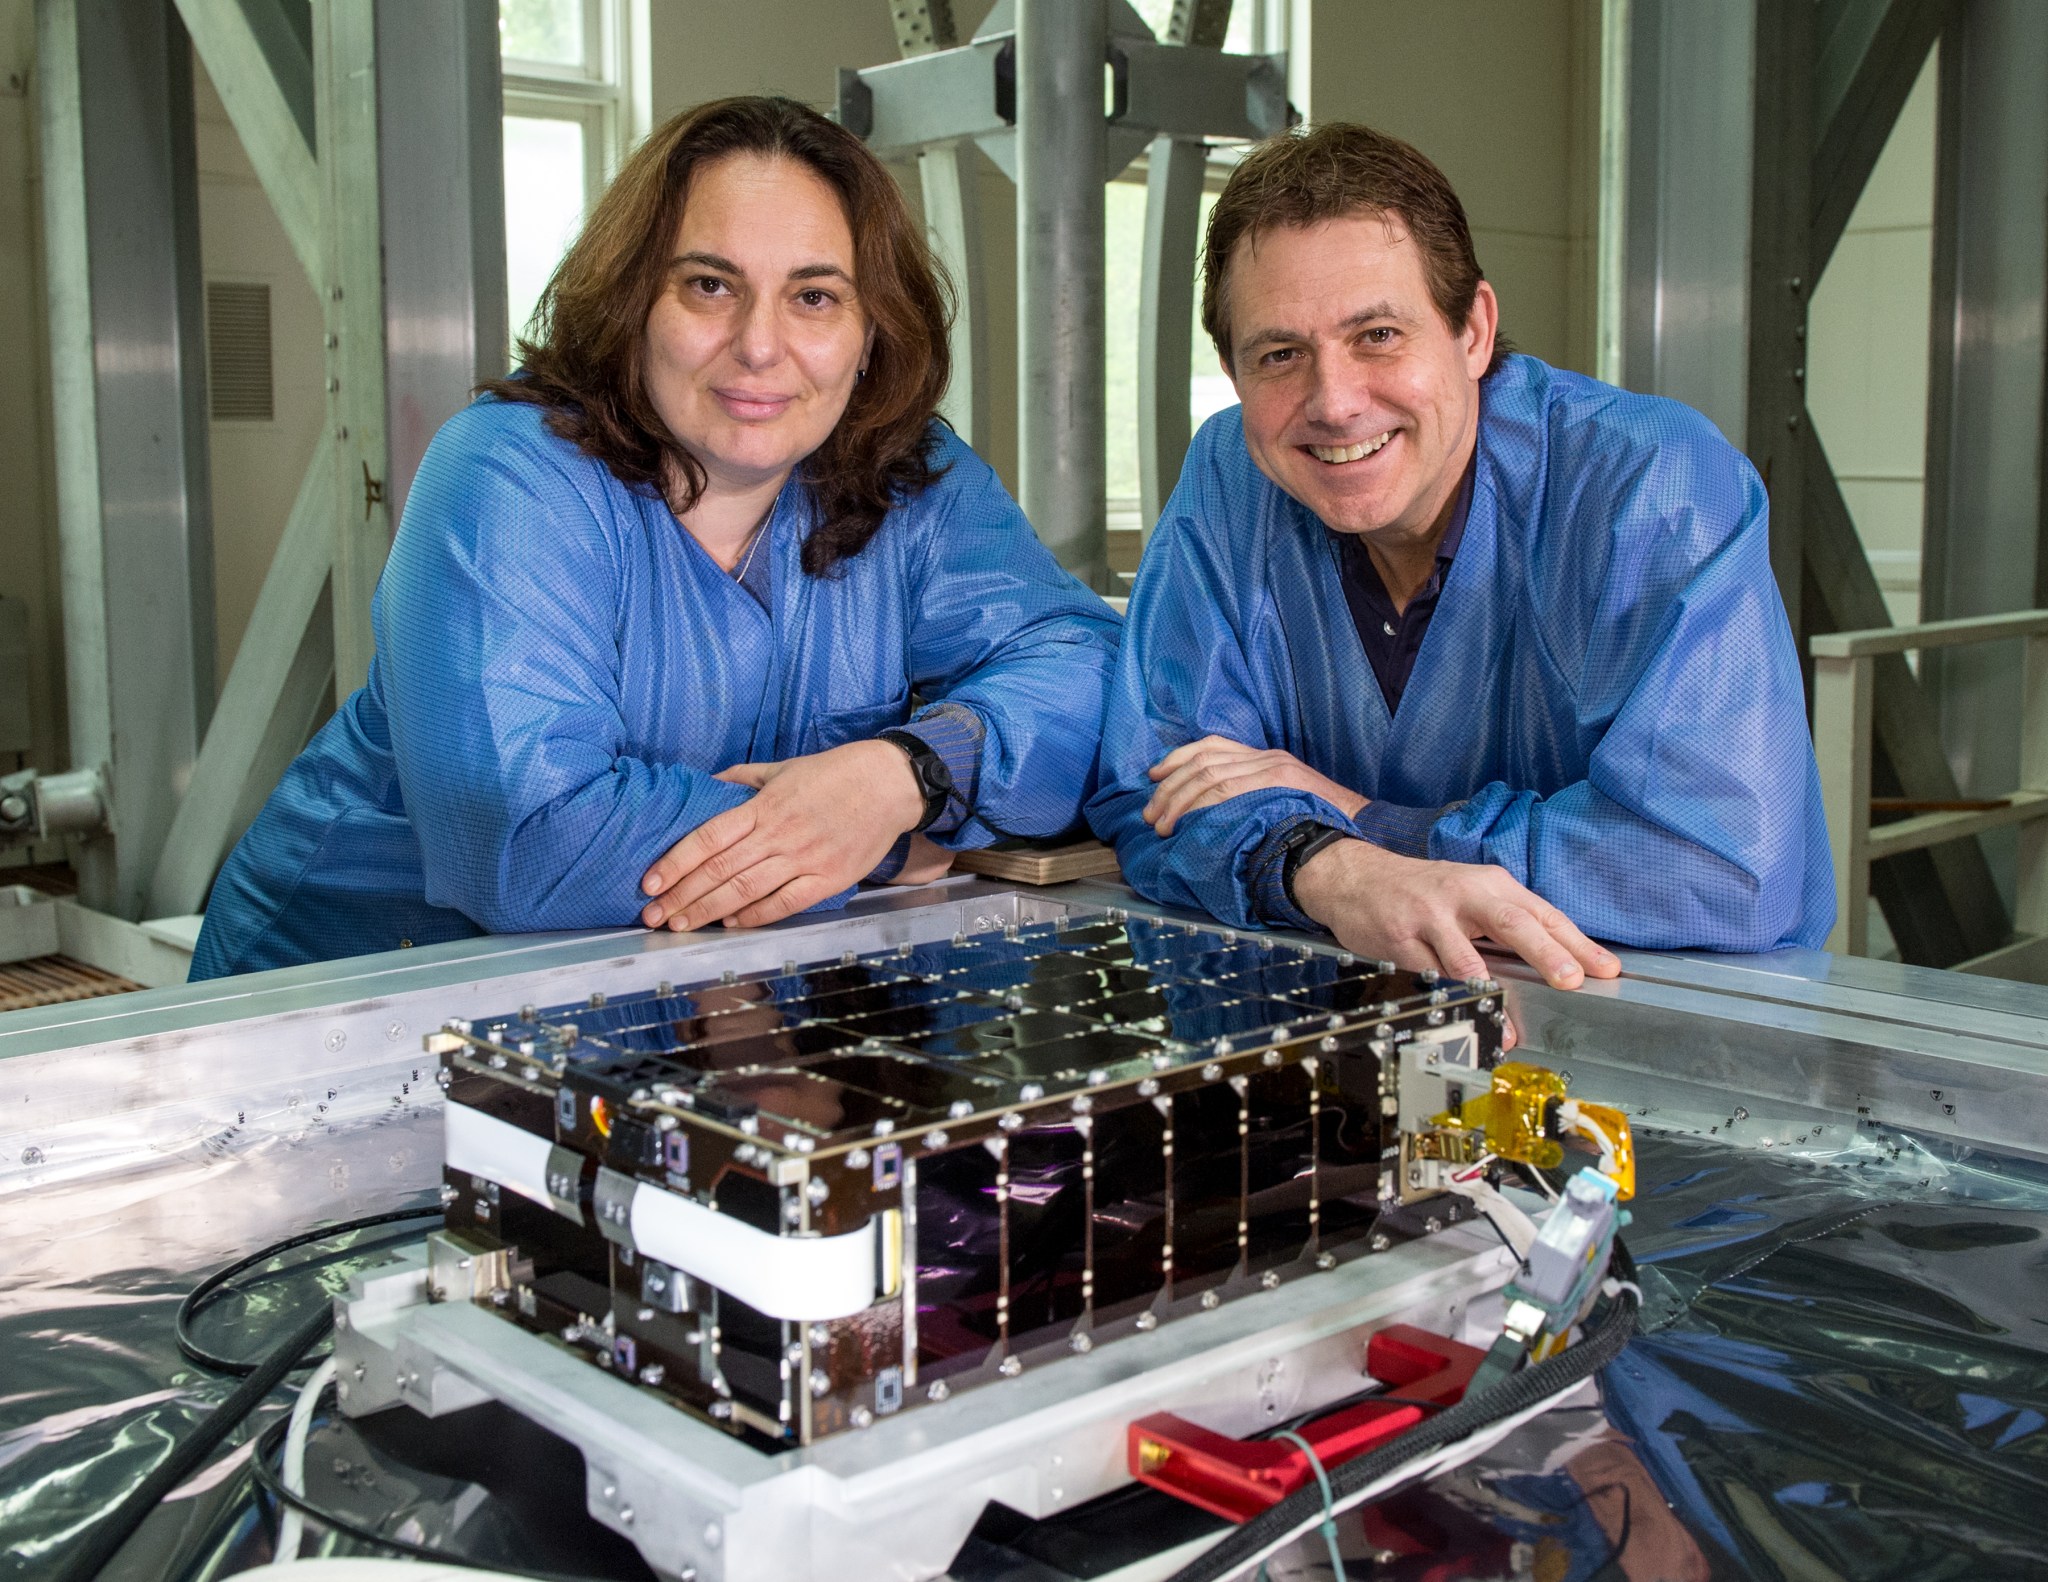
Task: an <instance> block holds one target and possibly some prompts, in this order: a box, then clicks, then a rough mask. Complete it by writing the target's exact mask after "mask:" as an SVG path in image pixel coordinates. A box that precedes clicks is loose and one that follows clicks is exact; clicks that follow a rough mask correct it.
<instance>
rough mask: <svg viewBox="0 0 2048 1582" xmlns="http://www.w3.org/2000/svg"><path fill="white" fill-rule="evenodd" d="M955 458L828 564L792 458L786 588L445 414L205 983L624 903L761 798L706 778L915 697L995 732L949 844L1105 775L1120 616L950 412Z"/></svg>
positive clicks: (633, 903)
mask: <svg viewBox="0 0 2048 1582" xmlns="http://www.w3.org/2000/svg"><path fill="white" fill-rule="evenodd" d="M937 461H938V463H939V465H941V466H943V467H944V468H945V469H946V471H945V475H944V476H943V477H942V478H941V479H940V480H939V481H938V482H937V483H935V484H934V485H932V486H931V487H930V488H929V489H927V490H925V491H924V492H923V493H922V494H920V495H918V496H917V497H915V498H914V499H910V500H908V501H906V502H905V503H903V504H902V505H900V506H898V508H897V509H896V510H894V511H893V512H891V513H890V515H889V516H888V517H887V518H886V519H885V520H884V522H883V524H882V526H881V528H880V530H879V531H878V532H877V533H876V534H875V537H874V539H873V540H872V541H871V542H870V543H869V545H868V547H867V548H866V549H865V550H864V551H863V552H862V553H861V554H860V555H858V556H856V557H855V558H854V559H852V560H851V561H847V562H843V563H842V564H841V566H840V568H839V569H838V570H837V571H835V572H834V573H832V574H829V575H827V576H824V577H813V576H809V575H806V574H805V573H804V572H803V570H802V569H801V567H800V565H799V563H798V552H799V549H800V547H801V544H802V540H803V537H804V535H805V534H806V533H807V532H808V530H809V528H810V526H811V525H812V522H813V515H812V504H811V500H810V496H809V493H808V491H807V490H806V489H805V488H804V486H803V485H802V483H801V482H800V481H798V480H797V479H796V478H794V477H793V478H792V480H791V482H790V483H789V484H788V485H787V486H786V487H785V488H784V489H783V491H782V494H781V496H780V498H779V499H778V500H777V501H776V503H775V507H774V510H773V512H772V514H771V515H770V517H769V521H768V525H767V528H766V537H765V540H764V542H763V543H762V545H761V550H760V552H761V553H762V554H764V555H769V556H772V557H773V561H772V568H771V572H772V575H771V583H772V594H771V598H770V601H769V602H770V604H771V605H772V613H771V611H770V610H768V609H764V608H763V607H762V605H761V603H760V602H759V601H758V600H757V599H756V598H755V597H754V596H753V595H751V594H750V593H749V592H747V591H746V590H745V589H743V588H742V587H741V586H740V585H739V584H738V583H736V582H735V581H734V580H733V579H732V577H730V576H728V575H727V574H726V573H725V572H724V571H722V570H721V569H720V568H719V567H718V565H717V564H716V563H715V562H714V561H713V560H712V559H711V557H710V556H709V555H708V554H706V553H705V551H704V550H703V548H702V547H701V546H700V545H698V544H697V542H696V541H695V540H694V539H692V538H691V537H690V536H689V534H688V533H686V532H684V531H683V529H682V528H681V527H680V526H679V525H678V524H677V523H676V521H675V519H674V517H673V516H671V515H670V514H669V511H668V509H667V507H666V506H665V505H664V504H663V503H662V502H661V501H660V500H658V499H655V498H652V497H650V496H648V495H645V494H641V493H638V492H635V491H633V490H630V489H628V488H626V487H625V486H624V485H622V484H621V483H620V482H619V481H618V480H617V479H616V478H614V477H613V476H612V475H611V473H610V472H609V471H607V470H606V469H605V467H604V466H603V465H601V464H600V463H598V462H596V461H593V460H591V459H590V458H589V457H587V456H584V455H582V454H581V453H580V452H578V451H577V450H576V448H575V447H574V446H572V445H570V444H569V443H567V442H566V441H564V440H562V439H559V438H557V437H556V436H555V435H553V434H552V433H550V432H549V431H548V430H547V429H546V427H545V426H544V423H543V414H542V411H541V409H539V408H537V407H534V406H531V405H526V404H522V403H516V402H504V401H497V400H491V399H486V400H482V401H478V402H476V403H475V404H474V405H472V406H470V407H469V408H467V409H466V410H465V411H463V412H461V413H459V414H457V415H456V416H455V417H454V418H453V419H451V420H450V421H449V423H448V424H447V425H446V426H445V427H444V428H443V429H442V430H441V432H440V434H439V435H438V436H436V438H435V440H434V443H433V445H432V446H431V447H430V448H429V450H428V452H427V455H426V458H425V460H424V461H423V462H422V463H421V466H420V470H419V473H418V475H417V477H416V478H415V479H414V481H413V485H412V490H411V494H410V496H409V498H408V500H407V502H406V509H405V520H404V523H403V525H402V526H401V527H400V529H399V532H398V534H397V538H396V541H395V542H394V543H393V545H392V549H391V556H390V559H389V561H388V562H387V564H386V566H385V569H384V574H383V578H382V580H381V581H380V582H379V583H378V587H377V595H376V600H375V603H374V605H373V607H372V612H371V614H372V621H373V623H374V625H375V629H376V639H377V652H376V658H375V660H374V661H373V663H372V665H371V668H370V679H369V683H368V685H366V686H365V687H363V688H362V690H360V691H359V692H357V693H356V694H355V695H354V696H352V697H351V698H349V700H348V701H347V702H346V703H345V704H343V705H342V707H341V708H340V710H339V711H338V712H337V713H336V714H335V716H334V718H333V719H332V720H330V721H329V722H328V724H327V725H326V727H325V728H324V729H322V730H321V731H320V733H319V734H318V735H317V736H316V737H315V738H314V740H313V742H312V744H311V745H310V746H309V747H307V749H306V751H305V752H304V753H303V754H301V755H300V757H299V758H298V760H297V761H296V762H295V763H294V764H293V765H292V766H291V768H290V769H289V770H288V771H287V772H286V774H285V776H284V779H283V780H282V782H280V784H279V785H278V788H277V790H276V791H275V792H274V793H273V794H272V796H271V798H270V801H269V803H268V804H267V805H266V806H265V807H264V809H263V811H262V813H261V814H260V815H259V816H258V818H257V820H256V822H255V823H254V825H252V826H251V828H250V830H249V832H248V834H247V835H245V836H244V837H243V839H242V841H241V843H240V844H239V845H238V846H237V847H236V848H235V851H234V852H233V854H232V855H231V856H230V857H229V859H228V862H227V864H226V866H225V867H224V868H223V869H222V870H221V874H220V877H219V879H218V880H217V881H216V883H215V885H214V890H213V895H212V898H211V901H210V903H209V906H208V908H207V917H206V925H205V929H204V932H203V933H202V935H201V937H200V941H199V947H198V951H197V954H196V955H195V956H194V958H193V964H192V976H193V977H194V978H195V979H198V978H206V977H214V976H218V975H220V974H223V973H229V972H247V971H253V970H256V969H259V968H264V967H276V966H283V965H288V964H290V963H294V962H301V961H309V960H322V959H327V958H331V957H336V956H346V955H354V954H360V953H363V952H367V951H374V950H389V949H394V948H396V947H398V946H400V945H402V944H425V943H427V942H429V941H436V940H446V939H456V938H463V937H467V936H470V935H474V934H477V933H482V932H489V933H515V932H521V931H527V930H535V929H569V928H596V927H627V926H631V925H632V924H634V923H635V922H636V921H637V920H638V914H639V911H640V908H641V906H642V905H643V904H645V901H646V897H645V896H643V895H642V894H641V892H640V878H641V875H642V874H643V873H644V872H645V871H646V869H647V867H648V866H649V865H650V864H651V863H652V862H653V861H654V860H655V859H656V858H657V857H659V856H660V855H661V854H662V853H663V852H664V851H666V850H667V849H668V848H669V847H670V846H671V845H673V844H674V843H675V842H676V841H677V840H679V839H681V838H682V837H683V836H684V835H686V834H687V833H689V831H690V830H692V829H694V828H695V827H696V826H697V825H699V824H701V823H703V822H704V821H705V820H706V819H709V818H711V817H712V816H713V815H715V814H717V813H721V812H724V811H725V810H726V809H728V808H731V807H735V806H737V805H738V804H740V803H742V802H744V801H745V800H746V799H747V798H748V797H750V796H752V795H753V794H754V793H753V792H752V791H751V790H750V789H748V788H747V787H744V786H735V785H728V784H726V783H725V782H723V781H719V780H715V779H713V778H712V776H713V774H714V773H716V772H717V771H718V770H721V769H725V768H727V767H729V766H730V765H733V764H737V763H746V762H762V761H767V760H774V759H784V758H791V757H795V756H798V755H800V754H804V753H814V752H819V751H821V750H823V749H825V748H827V747H833V746H838V745H840V744H842V743H846V742H851V741H857V740H861V739H864V738H868V737H872V736H873V735H874V734H875V733H876V732H877V731H879V730H882V729H884V728H886V727H889V726H892V725H898V724H901V723H903V722H904V721H905V719H906V718H907V717H908V716H909V715H910V713H911V710H912V706H913V700H912V693H913V692H915V693H916V694H918V696H919V697H921V698H922V699H924V700H926V701H927V702H935V701H936V700H939V699H941V698H943V699H946V700H948V701H949V702H950V703H952V704H956V705H964V706H965V707H966V708H968V709H971V710H973V711H974V713H975V715H977V716H978V717H979V720H980V723H981V724H982V725H983V726H984V727H985V735H984V736H983V738H982V742H981V749H980V754H979V762H978V770H979V773H978V776H976V778H977V779H978V785H977V787H976V790H977V792H978V808H977V812H976V816H975V817H973V818H970V819H968V820H967V821H966V822H965V823H964V824H963V825H961V826H960V827H959V828H957V829H954V830H953V831H952V832H951V833H949V834H946V835H942V836H939V837H937V838H938V839H939V840H940V843H941V844H944V845H950V846H954V847H956V848H967V847H973V846H979V845H986V844H988V843H989V842H991V841H993V840H994V839H996V838H997V834H996V832H997V831H998V830H1001V831H1005V832H1011V833H1017V834H1027V835H1052V834H1057V833H1059V832H1060V831H1062V830H1065V829H1067V828H1068V827H1069V826H1071V825H1073V824H1074V823H1075V822H1076V821H1077V819H1078V817H1079V810H1080V806H1081V802H1082V799H1083V798H1084V797H1085V796H1086V795H1087V792H1088V789H1089V786H1090V779H1091V774H1092V770H1093V767H1094V761H1095V749H1096V739H1097V729H1098V725H1099V723H1100V720H1101V716H1102V700H1103V693H1104V689H1105V686H1106V684H1107V679H1108V673H1109V670H1110V667H1111V664H1112V663H1113V661H1114V659H1115V654H1116V644H1117V633H1118V627H1117V621H1116V617H1115V616H1114V615H1113V614H1112V613H1111V611H1110V610H1109V608H1108V607H1107V606H1106V605H1104V604H1103V602H1102V601H1101V600H1100V599H1099V598H1097V597H1096V596H1095V595H1094V594H1093V593H1091V592H1089V591H1088V590H1087V589H1085V588H1083V587H1082V586H1081V585H1080V584H1079V583H1078V582H1076V581H1075V580H1074V579H1073V578H1072V577H1071V576H1069V575H1068V574H1067V573H1066V572H1065V571H1063V570H1061V569H1060V567H1059V565H1058V564H1057V563H1056V562H1055V561H1054V560H1053V558H1052V556H1051V555H1050V554H1048V553H1047V552H1046V550H1045V549H1044V547H1043V546H1042V545H1041V544H1040V543H1039V542H1038V540H1037V538H1036V537H1035V536H1034V535H1033V534H1032V531H1031V527H1030V524H1029V523H1028V522H1026V521H1025V519H1024V515H1023V513H1022V512H1021V511H1019V510H1018V508H1017V506H1016V504H1015V502H1014V501H1012V500H1011V498H1010V496H1009V495H1008V494H1007V493H1006V492H1005V491H1004V489H1003V486H1002V484H1001V483H1000V482H999V481H998V480H997V478H996V476H995V474H994V472H993V471H991V470H990V468H989V467H988V465H987V464H986V463H985V462H983V461H982V460H981V458H980V457H978V456H976V455H975V454H974V452H973V451H971V450H970V449H969V448H968V447H967V446H966V444H965V443H963V442H962V441H961V440H960V439H959V438H958V437H957V436H955V435H954V434H953V433H952V432H951V431H950V430H942V431H941V434H940V438H939V444H938V451H937Z"/></svg>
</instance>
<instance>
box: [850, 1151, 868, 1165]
mask: <svg viewBox="0 0 2048 1582" xmlns="http://www.w3.org/2000/svg"><path fill="white" fill-rule="evenodd" d="M867 1167H868V1151H867V1150H866V1149H865V1148H856V1149H854V1150H853V1152H852V1153H850V1154H848V1155H847V1156H846V1168H847V1169H849V1170H865V1169H867Z"/></svg>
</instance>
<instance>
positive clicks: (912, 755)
mask: <svg viewBox="0 0 2048 1582" xmlns="http://www.w3.org/2000/svg"><path fill="white" fill-rule="evenodd" d="M875 740H877V741H883V742H887V743H889V744H890V745H891V746H892V747H899V748H901V749H902V750H903V752H904V753H905V754H907V755H908V756H909V759H910V772H911V773H912V774H914V775H916V776H917V788H918V790H920V791H921V792H923V793H924V814H923V816H922V817H920V818H919V819H918V821H917V825H916V828H917V829H918V830H920V831H922V830H927V829H930V828H931V827H932V825H933V824H935V823H937V822H938V820H939V815H940V814H942V813H944V812H945V811H946V801H947V799H948V798H949V797H951V796H952V794H953V771H952V770H950V769H948V768H947V767H946V760H945V759H943V758H941V757H940V756H939V755H938V753H937V752H936V751H935V750H934V749H933V747H932V744H931V743H930V742H928V741H926V740H925V739H924V738H923V737H922V736H920V735H918V734H917V732H915V731H901V730H888V731H882V732H879V733H878V734H877V735H876V737H875Z"/></svg>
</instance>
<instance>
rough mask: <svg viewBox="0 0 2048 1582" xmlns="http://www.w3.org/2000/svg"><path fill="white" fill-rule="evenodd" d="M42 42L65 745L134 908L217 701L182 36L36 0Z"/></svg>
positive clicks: (94, 883) (118, 898) (85, 875)
mask: <svg viewBox="0 0 2048 1582" xmlns="http://www.w3.org/2000/svg"><path fill="white" fill-rule="evenodd" d="M36 46H37V57H38V70H39V75H40V79H41V86H42V93H41V100H42V127H41V141H42V156H43V201H44V239H45V246H46V248H47V253H48V258H47V262H48V267H47V271H46V280H47V282H48V284H47V290H48V293H49V322H50V350H51V395H52V409H53V412H54V415H55V423H54V428H55V451H56V461H57V480H58V483H57V495H58V526H59V534H60V539H61V544H62V566H63V584H64V588H63V591H64V629H65V660H66V676H67V688H68V692H69V701H70V715H71V752H72V759H73V762H74V764H76V765H78V766H80V767H82V768H86V769H101V770H103V771H104V772H105V773H106V775H107V778H108V781H109V785H110V790H109V796H110V799H111V812H112V823H113V830H114V833H113V834H111V835H107V836H102V837H99V838H97V839H91V840H87V841H84V842H82V843H81V844H80V845H79V847H78V849H77V852H76V855H75V862H76V866H77V868H78V872H79V885H80V893H81V896H82V897H83V898H84V900H85V901H86V903H87V904H88V905H90V906H93V907H96V908H99V909H100V910H103V911H109V912H116V913H119V914H121V915H124V916H127V917H135V916H138V915H139V914H140V911H141V908H142V903H143V896H144V892H145V889H146V887H147V885H148V882H149V875H150V872H151V870H152V869H153V868H154V867H155V864H156V858H157V853H158V852H159V850H160V849H161V847H162V845H163V841H164V837H165V835H166V833H167V831H168V829H169V826H170V822H171V815H172V811H173V809H175V807H176V806H177V802H178V797H179V795H180V793H181V792H182V791H183V789H184V784H185V778H186V776H187V775H188V774H189V773H190V770H191V766H192V760H193V755H194V754H195V753H196V752H197V750H198V745H199V739H200V735H201V733H202V732H203V731H204V730H205V727H206V723H207V718H208V716H209V715H210V713H211V711H212V705H213V674H214V656H213V565H212V530H211V519H210V506H209V499H208V485H207V460H206V421H207V420H206V406H205V372H204V368H205V364H204V354H203V350H202V340H201V336H202V330H201V305H200V263H199V232H198V213H199V207H198V162H197V155H196V151H195V147H194V133H193V124H192V58H191V47H190V44H189V42H188V40H187V38H186V34H185V29H184V27H183V25H182V24H181V23H180V22H179V21H178V19H177V15H176V13H175V12H174V11H173V10H172V9H171V8H170V6H169V5H168V4H165V3H157V4H149V3H123V0H42V3H41V4H40V5H39V6H38V7H37V14H36Z"/></svg>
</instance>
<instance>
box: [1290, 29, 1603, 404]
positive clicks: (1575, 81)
mask: <svg viewBox="0 0 2048 1582" xmlns="http://www.w3.org/2000/svg"><path fill="white" fill-rule="evenodd" d="M1313 25H1314V39H1313V45H1312V59H1311V78H1310V80H1311V89H1310V93H1311V100H1310V105H1311V110H1312V112H1313V115H1314V118H1315V119H1316V120H1317V121H1363V122H1365V123H1366V124H1367V125H1368V126H1373V127H1376V128H1378V129H1379V130H1380V131H1383V132H1391V133H1392V134H1393V135H1394V136H1396V137H1400V138H1404V139H1406V140H1407V141H1408V142H1410V143H1413V144H1414V145H1415V146H1416V147H1417V148H1419V149H1421V150H1422V152H1423V153H1425V154H1427V155H1428V156H1429V157H1430V158H1431V159H1433V160H1434V161H1436V163H1437V164H1438V166H1440V167H1441V168H1442V170H1443V172H1444V174H1445V175H1446V176H1447V177H1449V178H1450V182H1451V185H1452V186H1453V187H1454V188H1456V189H1457V193H1458V198H1459V200H1460V201H1461V202H1462V203H1463V204H1464V205H1465V214H1466V218H1467V219H1468V220H1469V221H1470V222H1471V226H1472V244H1473V248H1474V250H1475V251H1476V252H1477V253H1478V255H1479V266H1480V268H1481V269H1483V270H1485V271H1486V276H1487V279H1489V280H1490V281H1492V282H1493V287H1494V289H1495V290H1496V291H1497V292H1499V294H1500V300H1501V327H1502V329H1503V330H1505V331H1506V333H1507V334H1508V335H1509V336H1510V337H1511V338H1512V339H1513V340H1514V341H1515V343H1516V344H1517V345H1518V346H1519V347H1520V348H1521V349H1522V350H1523V351H1526V352H1531V353H1533V354H1534V355H1536V356H1538V357H1541V358H1543V359H1544V360H1545V361H1546V362H1551V363H1555V364H1558V365H1560V366H1563V367H1567V368H1576V369H1580V370H1584V371H1587V372H1590V371H1591V370H1592V367H1593V322H1592V311H1591V305H1592V301H1593V277H1592V268H1593V250H1592V217H1593V215H1594V213H1595V209H1596V205H1595V204H1594V202H1593V197H1594V191H1595V183H1597V180H1598V166H1597V163H1596V155H1597V142H1598V139H1597V135H1596V134H1597V125H1598V115H1599V34H1598V27H1599V11H1598V8H1597V7H1596V6H1594V5H1590V4H1586V3H1584V0H1435V3H1433V4H1430V5H1416V4H1414V3H1413V0H1314V12H1313Z"/></svg>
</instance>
